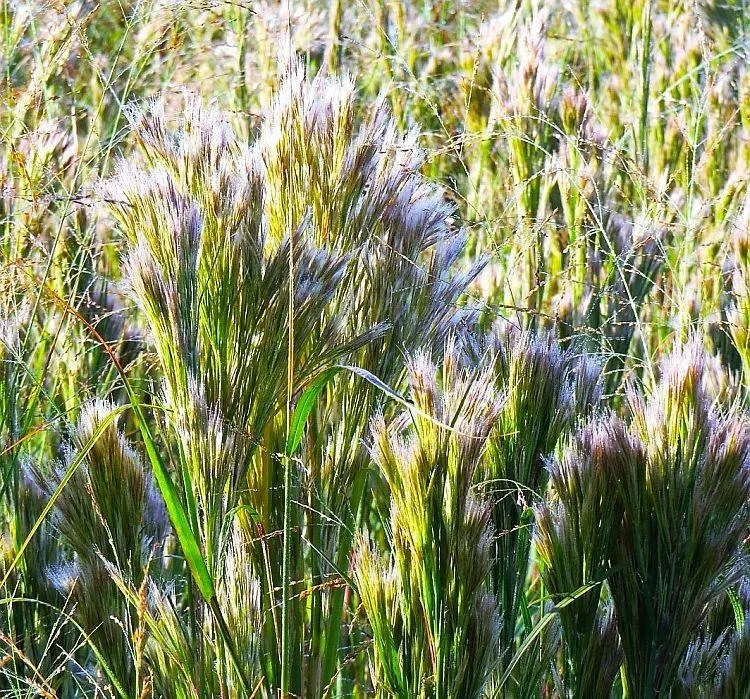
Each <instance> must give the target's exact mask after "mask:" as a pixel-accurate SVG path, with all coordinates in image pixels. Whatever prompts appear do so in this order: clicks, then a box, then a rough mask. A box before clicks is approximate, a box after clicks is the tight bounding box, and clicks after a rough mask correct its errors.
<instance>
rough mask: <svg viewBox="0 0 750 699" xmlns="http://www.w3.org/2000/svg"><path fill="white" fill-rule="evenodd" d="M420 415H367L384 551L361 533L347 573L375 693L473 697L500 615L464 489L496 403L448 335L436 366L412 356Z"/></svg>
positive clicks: (480, 509) (482, 528)
mask: <svg viewBox="0 0 750 699" xmlns="http://www.w3.org/2000/svg"><path fill="white" fill-rule="evenodd" d="M409 385H410V387H411V394H412V398H413V400H414V402H415V404H416V405H417V406H419V408H420V411H421V414H419V415H417V416H416V417H415V418H414V426H413V430H409V431H408V432H406V434H404V433H403V429H404V428H403V424H404V421H403V420H401V421H397V422H395V423H391V424H388V423H386V421H385V420H384V419H383V418H382V417H379V418H376V419H375V421H374V423H373V432H372V453H373V458H374V459H375V461H376V462H377V464H378V466H379V467H380V469H381V471H382V473H383V476H384V477H385V479H386V481H387V483H388V486H389V489H390V495H391V524H390V527H389V533H388V537H389V543H390V545H391V555H390V558H387V559H385V560H380V559H379V555H378V554H377V553H376V552H375V551H373V549H372V548H371V547H370V545H369V544H368V543H367V542H366V541H361V542H360V544H359V546H358V549H357V553H356V555H355V557H354V560H353V568H354V576H355V580H356V581H357V587H358V590H359V593H360V596H361V599H362V603H363V606H364V608H365V612H366V613H367V617H368V620H369V622H370V626H371V628H372V630H373V635H374V650H373V654H374V675H375V676H374V678H373V679H374V681H375V684H376V687H377V691H378V694H379V695H382V696H391V695H393V696H404V697H406V696H410V697H435V698H436V699H438V698H445V697H455V698H458V697H479V696H481V693H482V690H483V687H484V685H485V683H486V681H487V679H488V676H489V672H490V669H491V668H492V665H493V664H494V662H495V660H496V647H497V640H498V623H499V620H498V617H497V612H496V606H495V602H494V600H493V599H492V597H491V596H489V595H488V594H487V593H486V592H485V591H484V588H483V583H484V580H485V578H486V576H487V575H488V573H489V569H490V564H491V559H490V555H491V538H490V530H489V524H490V508H489V506H488V505H487V504H486V503H485V502H483V501H482V500H479V499H477V498H475V496H474V495H473V491H472V488H471V482H472V480H473V478H474V473H475V471H476V469H477V468H478V466H479V460H480V458H481V456H482V453H483V450H484V447H485V442H486V439H487V437H488V435H489V433H490V430H491V429H492V427H493V425H494V422H495V419H496V417H497V413H498V410H499V407H500V402H499V400H498V396H497V394H496V393H495V391H494V387H493V383H492V377H491V374H490V373H488V372H487V371H480V370H470V369H467V368H465V367H464V366H462V362H461V361H460V359H459V357H458V353H457V351H456V349H455V345H453V344H452V343H451V344H449V345H448V348H447V349H446V355H445V360H444V363H443V369H442V373H440V372H439V370H438V368H437V367H436V366H435V365H434V364H433V363H432V362H431V361H430V360H429V359H428V358H427V357H426V356H425V355H417V356H415V357H414V358H413V359H412V360H411V361H410V363H409Z"/></svg>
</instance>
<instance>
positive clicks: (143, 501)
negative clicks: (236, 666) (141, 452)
mask: <svg viewBox="0 0 750 699" xmlns="http://www.w3.org/2000/svg"><path fill="white" fill-rule="evenodd" d="M111 410H112V406H109V405H107V404H106V403H93V404H91V405H89V406H87V407H86V408H84V409H83V410H82V411H81V414H80V416H79V418H78V421H77V424H76V428H75V432H74V441H73V442H72V443H71V445H70V446H69V455H68V457H67V458H66V460H65V461H64V462H63V463H61V464H58V465H55V466H52V467H51V468H45V466H44V465H42V464H36V465H35V466H34V467H33V468H32V469H31V472H30V475H29V477H31V478H33V480H34V481H35V484H36V487H37V488H38V489H39V491H40V492H39V496H40V497H41V498H42V499H44V500H47V499H49V498H50V497H51V496H52V493H53V492H54V491H55V489H56V488H57V487H58V486H59V484H60V482H61V481H62V479H63V478H64V477H65V474H66V471H68V470H69V469H70V467H71V464H72V462H73V459H74V458H75V457H76V455H77V450H78V449H80V448H83V446H84V445H86V444H87V443H88V442H89V441H90V440H92V438H93V437H94V435H95V434H96V432H97V431H98V430H99V429H100V428H101V427H103V425H104V424H105V423H104V420H105V419H106V418H107V417H108V415H109V413H110V412H111ZM53 524H54V527H55V529H56V530H57V532H58V534H59V536H60V538H61V539H62V540H63V541H65V543H66V544H67V545H68V546H69V547H70V549H71V551H72V552H73V557H72V559H71V560H69V561H65V560H58V561H54V562H50V563H49V567H48V568H47V570H46V573H47V575H48V576H50V578H51V579H52V580H53V581H55V584H56V585H57V586H58V587H59V588H60V592H61V594H62V595H63V596H64V597H66V598H68V599H69V600H70V601H71V604H73V605H74V610H73V612H72V614H73V616H74V617H75V618H76V619H77V620H78V621H79V623H80V624H81V626H82V627H83V628H84V629H87V630H88V631H89V632H90V633H91V634H92V639H93V640H94V642H95V643H96V645H97V647H98V649H99V652H100V653H101V655H102V656H103V657H104V658H105V659H106V661H107V663H108V665H109V668H110V670H111V671H112V672H113V673H114V678H115V679H116V680H117V681H119V682H120V684H121V686H122V688H123V689H124V690H125V691H127V692H133V691H135V690H136V688H138V689H140V687H139V679H142V678H139V677H138V671H137V669H136V668H135V667H134V666H133V658H134V657H135V655H136V654H135V653H134V652H133V649H132V644H133V643H135V642H136V631H137V621H135V620H134V617H135V615H134V614H132V613H131V610H130V609H129V607H128V604H127V600H126V599H125V598H124V597H123V596H122V595H121V594H120V592H119V590H118V589H117V587H116V585H115V584H114V582H113V580H112V578H111V576H110V574H109V572H108V570H107V565H110V566H112V567H113V568H114V569H115V570H117V571H118V574H119V575H120V576H122V577H123V578H124V579H126V580H127V581H128V583H129V584H130V585H132V586H134V587H135V588H136V589H137V588H139V587H140V586H141V584H142V583H143V580H144V575H145V574H146V570H147V568H148V565H149V562H150V560H151V559H152V558H158V557H159V548H160V547H161V546H162V545H163V542H164V539H165V537H166V532H167V518H166V512H165V511H164V504H163V502H162V500H161V497H160V496H159V494H158V492H157V491H156V488H155V485H154V484H153V482H152V480H151V476H150V473H149V472H148V471H147V470H146V469H145V467H144V466H143V464H142V462H141V460H140V458H139V457H138V456H137V455H136V453H135V452H134V451H133V449H132V447H131V445H130V444H129V443H128V442H127V441H126V440H125V437H124V435H123V434H122V433H121V432H120V431H119V430H118V428H117V426H116V424H115V423H109V424H107V425H106V427H104V429H103V431H102V433H101V435H100V436H99V437H98V439H97V440H96V442H95V444H94V446H93V447H92V448H91V450H90V451H89V452H88V454H87V455H86V457H85V459H84V463H83V464H82V465H81V466H80V467H78V468H77V469H76V470H75V472H74V473H73V475H72V477H71V478H70V481H69V482H68V484H67V486H66V487H65V489H64V490H63V491H62V493H61V495H60V497H59V498H58V500H57V502H56V507H55V516H54V518H53ZM108 679H111V678H108Z"/></svg>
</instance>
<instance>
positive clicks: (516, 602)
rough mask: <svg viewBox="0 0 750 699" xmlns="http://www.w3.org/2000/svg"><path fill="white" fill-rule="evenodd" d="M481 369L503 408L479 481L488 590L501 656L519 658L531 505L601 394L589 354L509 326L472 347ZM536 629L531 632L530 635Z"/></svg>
mask: <svg viewBox="0 0 750 699" xmlns="http://www.w3.org/2000/svg"><path fill="white" fill-rule="evenodd" d="M470 352H471V354H472V355H473V356H474V361H476V362H477V364H478V366H485V365H488V366H490V367H491V368H492V372H493V380H494V384H495V390H496V391H497V392H498V394H499V395H502V396H503V404H502V408H501V410H500V413H499V415H498V419H497V421H496V424H495V425H494V427H493V430H492V433H491V434H490V436H489V438H488V442H487V454H486V457H485V458H484V459H483V461H482V463H481V465H480V467H479V469H478V471H477V481H478V483H479V484H480V488H481V490H482V492H483V493H484V494H485V496H486V497H487V498H489V500H490V502H491V503H492V524H493V530H494V536H493V542H492V554H491V558H492V568H491V572H490V578H489V579H490V588H491V590H492V592H493V594H495V595H496V596H497V598H498V603H499V607H500V613H501V617H502V621H503V627H502V631H501V644H500V653H501V657H502V659H503V663H504V664H507V663H508V662H509V661H510V659H511V657H512V656H513V651H514V647H515V638H516V624H517V622H518V621H519V619H520V617H521V611H522V608H523V607H524V606H525V605H527V603H528V601H527V600H526V597H525V591H524V590H525V585H526V577H527V574H528V571H529V556H530V552H531V527H532V524H533V506H534V504H535V503H536V502H538V501H540V500H541V499H542V498H543V496H544V490H545V488H546V483H547V471H546V468H545V461H544V459H545V457H546V456H547V455H548V454H549V453H551V452H552V451H553V450H554V448H555V446H556V444H557V441H558V440H559V439H560V437H561V435H562V434H563V433H564V432H565V430H567V429H569V428H571V427H572V426H573V424H574V422H575V419H576V417H577V415H580V414H583V413H584V412H586V411H588V410H590V409H591V408H592V407H593V406H594V405H595V403H596V401H597V400H598V398H599V396H600V393H601V388H600V384H599V376H598V368H597V366H596V365H595V364H594V363H593V362H592V361H591V360H589V359H588V358H587V357H586V356H585V355H579V354H577V353H575V352H574V351H573V350H561V349H560V347H559V345H558V344H557V343H556V342H555V341H554V339H553V338H552V337H551V336H550V335H541V336H536V335H534V334H533V333H529V332H526V331H520V330H518V329H517V328H515V327H514V326H512V325H510V324H505V325H502V326H499V327H497V328H495V329H493V330H492V331H491V332H490V333H489V334H488V335H487V336H486V337H484V338H480V339H479V340H478V341H477V340H475V341H474V342H473V343H472V346H471V350H470ZM529 630H530V629H527V631H529Z"/></svg>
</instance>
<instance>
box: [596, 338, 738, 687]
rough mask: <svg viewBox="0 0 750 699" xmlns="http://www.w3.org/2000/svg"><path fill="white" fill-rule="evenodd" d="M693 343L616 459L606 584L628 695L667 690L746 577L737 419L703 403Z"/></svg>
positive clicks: (640, 405)
mask: <svg viewBox="0 0 750 699" xmlns="http://www.w3.org/2000/svg"><path fill="white" fill-rule="evenodd" d="M703 371H704V370H703V358H702V356H701V351H700V348H699V346H698V345H697V343H696V342H695V341H693V342H692V343H691V344H689V345H687V346H686V347H684V348H682V349H678V350H676V351H675V352H674V353H673V354H672V355H671V356H670V357H669V359H668V360H667V361H666V362H665V363H664V365H663V367H662V375H661V378H660V380H659V383H658V384H657V385H656V386H654V388H653V389H652V392H651V394H650V395H649V397H648V398H647V399H646V400H645V401H644V400H643V399H642V398H641V397H640V396H638V395H637V394H635V393H631V396H630V406H631V410H632V412H633V426H632V431H631V434H630V436H629V438H628V440H627V441H624V442H620V445H621V455H620V458H618V459H617V460H615V461H613V468H615V469H618V467H620V465H621V467H622V468H621V469H620V470H617V471H616V478H615V479H614V484H615V488H616V493H617V498H618V499H619V501H620V506H621V507H622V509H623V518H622V525H621V527H620V528H619V529H618V532H617V544H616V545H615V547H614V549H613V552H612V566H613V567H612V572H611V574H610V575H609V586H610V589H611V592H612V599H613V602H614V606H615V611H616V616H617V620H618V628H619V631H620V636H621V638H622V645H623V652H624V656H625V663H624V668H625V674H624V678H625V681H626V683H627V688H628V692H629V694H630V695H631V696H637V697H650V696H657V695H659V694H661V693H664V692H668V691H670V689H671V687H672V686H673V685H674V684H675V683H676V681H677V673H678V668H679V665H680V662H681V660H682V658H683V656H684V654H685V653H686V652H687V650H688V647H689V645H690V643H691V641H692V639H693V638H694V636H695V635H696V633H697V632H698V630H699V628H700V625H701V623H702V622H703V621H704V620H705V618H706V614H707V610H708V608H709V605H710V604H711V603H712V601H714V600H715V599H716V598H717V597H720V596H721V595H722V594H724V593H725V591H726V590H728V589H730V588H731V587H732V586H733V585H735V584H736V583H737V582H738V581H739V579H740V576H741V574H742V570H743V568H742V565H741V564H742V561H743V557H744V552H743V539H744V537H745V536H746V533H747V526H748V510H747V507H748V497H749V496H750V471H749V470H748V449H749V448H750V442H748V434H749V433H748V430H747V422H746V417H745V416H744V415H743V414H738V413H735V412H729V413H727V414H722V413H721V412H719V411H717V410H716V409H715V408H714V407H713V406H712V405H711V404H710V403H709V401H708V399H707V397H706V395H705V391H704V387H703V385H702V382H703Z"/></svg>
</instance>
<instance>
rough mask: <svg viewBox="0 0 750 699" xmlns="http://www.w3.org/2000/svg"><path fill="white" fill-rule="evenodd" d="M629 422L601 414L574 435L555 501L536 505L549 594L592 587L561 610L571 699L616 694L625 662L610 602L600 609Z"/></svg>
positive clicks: (556, 474) (553, 470)
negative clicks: (613, 691)
mask: <svg viewBox="0 0 750 699" xmlns="http://www.w3.org/2000/svg"><path fill="white" fill-rule="evenodd" d="M623 444H625V445H627V444H628V435H627V428H626V426H625V424H624V423H623V422H622V421H621V420H619V419H618V418H616V417H614V416H608V417H606V418H601V419H594V420H592V421H591V422H590V423H589V424H587V425H585V426H584V427H582V428H581V429H580V430H579V431H577V432H576V434H575V436H573V437H571V438H570V440H569V442H568V443H567V444H566V445H565V447H564V448H563V450H562V454H561V456H560V457H559V458H556V459H554V460H553V461H552V463H551V464H550V467H549V471H550V486H551V488H552V492H553V494H554V495H553V497H554V499H553V500H544V501H542V502H540V503H538V504H537V505H536V507H535V518H534V521H535V527H534V546H535V551H536V553H537V557H538V561H539V565H540V567H541V576H542V579H543V580H544V584H545V587H546V590H547V592H548V594H549V595H550V596H551V597H552V599H553V600H555V599H559V600H560V599H562V598H563V597H564V596H565V595H569V594H571V593H574V592H576V591H578V590H581V589H583V588H586V587H588V588H590V589H588V591H586V592H585V593H584V594H583V595H582V596H581V597H579V598H578V599H576V600H575V601H574V602H573V603H572V604H570V605H569V606H567V607H565V608H564V609H561V610H560V612H559V613H560V620H561V624H562V633H563V639H564V642H563V655H564V669H563V677H564V686H565V688H566V690H567V692H568V694H567V695H568V696H573V697H588V696H595V695H597V694H598V695H601V696H606V695H608V694H609V692H610V690H611V688H612V684H613V683H614V680H615V676H616V675H617V672H618V670H619V666H620V663H621V654H620V653H619V652H618V646H619V639H618V637H617V630H616V627H615V623H614V617H613V614H612V609H611V606H610V605H608V607H607V609H606V610H602V611H600V597H601V595H602V585H603V584H604V581H605V580H606V578H607V576H608V575H609V573H610V568H611V564H610V560H611V558H612V555H613V551H612V549H613V547H615V546H617V545H618V539H617V536H618V529H617V527H618V526H619V524H620V522H621V519H622V516H623V513H622V505H621V504H620V503H619V502H617V501H616V500H613V498H612V495H613V493H612V488H613V481H614V477H615V476H614V474H616V473H620V472H622V471H626V470H627V468H628V467H629V465H628V464H626V465H624V466H623V467H621V468H619V469H618V468H617V467H616V466H615V462H616V461H617V460H618V459H626V458H627V454H628V451H627V449H625V448H623Z"/></svg>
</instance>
